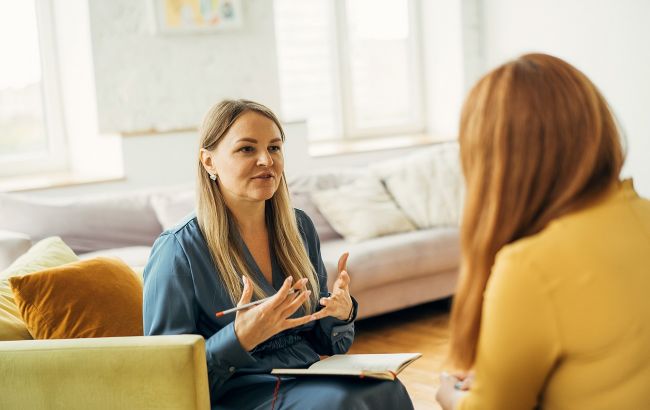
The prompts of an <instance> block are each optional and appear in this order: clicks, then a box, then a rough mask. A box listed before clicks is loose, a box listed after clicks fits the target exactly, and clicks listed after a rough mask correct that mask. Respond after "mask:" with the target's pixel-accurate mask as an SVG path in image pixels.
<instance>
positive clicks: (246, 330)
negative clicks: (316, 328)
mask: <svg viewBox="0 0 650 410" xmlns="http://www.w3.org/2000/svg"><path fill="white" fill-rule="evenodd" d="M243 281H244V290H243V292H242V296H241V299H239V303H237V306H241V305H243V304H246V303H248V302H250V301H251V297H252V295H253V288H252V286H251V285H250V283H249V282H248V278H246V277H245V276H244V277H243ZM306 282H307V279H301V280H299V281H298V283H296V286H294V289H295V290H296V291H297V292H296V293H293V294H289V292H290V290H291V284H292V283H293V278H291V277H289V278H287V279H286V280H285V281H284V283H283V284H282V287H281V288H280V290H278V292H277V293H276V294H275V295H274V296H273V297H272V298H271V299H269V300H268V301H266V302H264V303H262V304H259V305H257V306H253V307H251V308H250V309H246V310H240V311H238V312H237V316H236V317H235V334H236V335H237V338H238V339H239V343H240V344H241V345H242V347H243V348H244V349H246V351H250V350H252V349H253V348H254V347H255V346H257V345H258V344H260V343H262V342H263V341H265V340H267V339H269V338H270V337H272V336H274V335H276V334H278V333H280V332H282V331H283V330H286V329H290V328H292V327H296V326H300V325H303V324H305V323H307V322H310V321H312V320H314V319H316V318H315V317H314V315H308V316H302V317H299V318H295V319H289V317H290V316H291V315H293V314H294V313H295V312H296V310H298V308H300V306H301V305H302V304H303V303H304V302H305V300H306V299H307V298H308V297H309V295H310V294H311V291H309V290H306V291H305V290H303V289H304V288H305V284H306Z"/></svg>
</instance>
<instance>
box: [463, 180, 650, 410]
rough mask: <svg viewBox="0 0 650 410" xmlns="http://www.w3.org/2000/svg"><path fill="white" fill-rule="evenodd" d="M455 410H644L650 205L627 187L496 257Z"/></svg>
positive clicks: (649, 352) (649, 347)
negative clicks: (469, 370) (471, 376)
mask: <svg viewBox="0 0 650 410" xmlns="http://www.w3.org/2000/svg"><path fill="white" fill-rule="evenodd" d="M475 371H476V379H475V381H474V385H473V386H472V388H471V390H470V392H469V393H468V394H467V395H466V396H465V397H464V398H463V399H461V401H460V403H459V405H458V408H460V409H507V410H512V409H531V408H533V407H534V406H535V404H536V403H540V404H541V407H542V408H544V409H589V410H593V409H650V201H648V200H645V199H643V198H640V197H639V196H638V195H637V194H636V193H635V192H634V189H633V187H632V182H631V181H629V180H627V181H623V182H622V183H620V184H619V185H618V186H617V187H616V188H615V189H612V190H611V191H610V192H609V193H608V195H607V196H606V197H605V198H603V199H602V200H601V201H600V202H598V203H597V204H595V205H593V206H591V207H589V208H587V209H585V210H582V211H579V212H576V213H573V214H570V215H567V216H564V217H562V218H558V219H557V220H555V221H553V222H551V223H550V224H549V225H548V227H547V228H546V229H544V230H543V231H542V232H540V233H539V234H537V235H534V236H531V237H528V238H524V239H522V240H519V241H517V242H514V243H512V244H510V245H508V246H506V247H504V248H503V249H502V250H501V251H499V253H498V254H497V257H496V261H495V264H494V268H493V270H492V275H491V277H490V280H489V281H488V284H487V289H486V291H485V301H484V304H483V317H482V325H481V332H480V336H479V343H478V351H477V359H476V364H475Z"/></svg>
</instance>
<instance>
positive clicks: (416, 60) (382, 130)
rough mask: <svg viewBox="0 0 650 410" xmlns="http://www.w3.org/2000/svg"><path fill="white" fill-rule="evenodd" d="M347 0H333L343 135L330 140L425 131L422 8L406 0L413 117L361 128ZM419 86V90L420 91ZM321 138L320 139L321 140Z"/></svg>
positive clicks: (348, 139)
mask: <svg viewBox="0 0 650 410" xmlns="http://www.w3.org/2000/svg"><path fill="white" fill-rule="evenodd" d="M345 1H346V0H335V1H334V7H333V8H334V9H335V10H334V13H335V18H334V30H333V31H334V33H335V36H336V39H335V41H334V42H335V44H336V45H337V50H336V54H335V55H336V56H337V57H338V61H335V62H334V63H335V64H336V65H337V67H336V68H337V70H336V71H337V72H336V75H335V79H336V78H337V77H338V80H339V81H338V90H337V92H338V94H339V97H340V105H339V106H340V107H341V110H340V111H339V117H340V118H341V119H342V121H341V127H342V134H343V135H342V136H341V138H333V139H331V140H323V142H330V141H350V140H360V139H373V138H382V137H383V138H387V137H391V136H404V135H415V134H423V133H424V132H425V128H426V127H425V121H424V112H425V107H424V92H423V90H424V79H423V77H422V70H421V63H422V56H421V49H422V46H421V31H420V24H419V19H418V16H419V13H418V11H419V8H418V2H417V1H416V0H406V2H407V7H408V19H409V42H408V44H409V62H410V67H409V73H410V78H411V81H410V83H409V94H410V97H411V101H413V103H414V109H413V112H412V114H413V117H412V118H411V119H410V121H408V122H406V123H404V124H402V125H394V126H379V127H371V128H370V127H365V128H360V127H357V126H356V122H355V119H354V115H355V112H354V109H353V96H352V84H353V82H352V65H351V59H350V49H349V41H348V35H347V33H348V30H347V27H346V24H347V12H346V4H345ZM418 90H419V91H418ZM319 142H320V141H319Z"/></svg>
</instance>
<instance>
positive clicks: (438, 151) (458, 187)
mask: <svg viewBox="0 0 650 410" xmlns="http://www.w3.org/2000/svg"><path fill="white" fill-rule="evenodd" d="M370 169H371V171H372V172H373V173H374V174H375V175H377V176H378V177H379V178H380V179H381V180H382V181H383V182H384V184H386V189H387V190H388V191H389V192H390V194H391V195H392V196H393V198H394V199H395V202H397V204H398V205H399V206H400V208H401V209H402V210H403V211H404V213H405V214H406V215H407V216H408V217H409V219H410V220H411V221H413V222H414V223H415V224H416V225H417V226H418V228H421V229H426V228H433V227H436V226H458V224H459V220H460V209H461V202H462V198H461V195H462V186H463V184H462V178H461V172H460V158H459V152H458V145H457V144H455V143H451V144H437V145H434V146H432V147H427V148H424V149H422V150H418V151H416V152H415V153H412V154H409V155H406V156H404V157H401V158H396V159H393V160H390V161H385V162H382V163H381V164H377V165H374V166H371V167H370Z"/></svg>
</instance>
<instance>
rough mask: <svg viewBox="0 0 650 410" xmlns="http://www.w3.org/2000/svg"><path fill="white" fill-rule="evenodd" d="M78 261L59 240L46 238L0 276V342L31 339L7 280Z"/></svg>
mask: <svg viewBox="0 0 650 410" xmlns="http://www.w3.org/2000/svg"><path fill="white" fill-rule="evenodd" d="M78 260H79V258H78V257H77V255H75V254H74V252H72V250H71V249H70V248H69V247H68V246H67V245H66V244H65V243H63V241H62V240H61V238H59V237H56V236H55V237H51V238H45V239H43V240H42V241H40V242H38V243H36V244H35V245H34V246H32V247H31V248H30V249H29V250H28V251H27V252H26V253H25V254H24V255H22V256H21V257H19V258H18V259H16V260H15V261H14V263H12V264H11V265H10V266H9V268H7V269H6V270H4V271H3V272H2V273H0V340H26V339H31V338H32V336H31V334H30V333H29V331H28V330H27V326H26V325H25V322H24V321H23V318H22V316H21V314H20V311H19V310H18V307H17V306H16V302H15V300H14V294H13V292H12V290H11V286H10V285H9V278H10V277H18V276H24V275H27V274H29V273H32V272H37V271H40V270H43V269H47V268H51V267H55V266H61V265H65V264H66V263H70V262H76V261H78Z"/></svg>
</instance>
